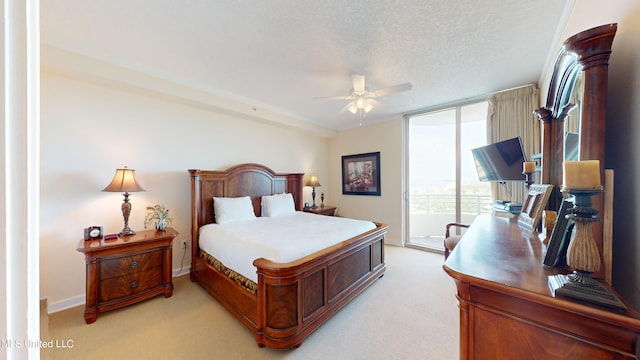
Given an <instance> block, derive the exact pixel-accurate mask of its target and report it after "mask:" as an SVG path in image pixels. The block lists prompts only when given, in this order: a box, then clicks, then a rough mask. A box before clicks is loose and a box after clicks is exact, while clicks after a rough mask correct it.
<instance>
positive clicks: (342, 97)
mask: <svg viewBox="0 0 640 360" xmlns="http://www.w3.org/2000/svg"><path fill="white" fill-rule="evenodd" d="M353 99H355V98H354V97H353V96H351V95H343V96H319V97H314V98H313V100H353Z"/></svg>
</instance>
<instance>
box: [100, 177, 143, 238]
mask: <svg viewBox="0 0 640 360" xmlns="http://www.w3.org/2000/svg"><path fill="white" fill-rule="evenodd" d="M102 191H107V192H124V194H123V195H124V202H123V203H122V216H123V217H124V228H123V229H122V231H121V232H120V233H119V234H118V235H120V236H127V235H134V234H135V233H136V232H135V231H133V230H131V228H130V227H129V214H131V203H130V202H129V192H138V191H145V190H144V189H143V188H142V186H140V184H138V181H137V180H136V171H135V170H133V169H127V167H126V166H125V167H124V169H116V174H115V175H114V176H113V180H111V183H110V184H109V185H107V187H106V188H104V189H103V190H102Z"/></svg>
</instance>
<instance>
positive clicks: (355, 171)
mask: <svg viewBox="0 0 640 360" xmlns="http://www.w3.org/2000/svg"><path fill="white" fill-rule="evenodd" d="M342 193H343V194H345V195H376V196H380V152H372V153H367V154H357V155H345V156H343V157H342Z"/></svg>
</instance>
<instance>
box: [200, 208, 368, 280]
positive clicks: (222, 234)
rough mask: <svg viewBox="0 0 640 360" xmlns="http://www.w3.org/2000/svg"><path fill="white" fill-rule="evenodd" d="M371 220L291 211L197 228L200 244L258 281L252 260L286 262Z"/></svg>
mask: <svg viewBox="0 0 640 360" xmlns="http://www.w3.org/2000/svg"><path fill="white" fill-rule="evenodd" d="M375 227H376V226H375V224H374V223H372V222H371V221H365V220H355V219H349V218H342V217H334V216H323V215H315V214H310V213H305V212H300V211H298V212H295V213H294V214H290V215H283V216H278V217H258V218H255V219H251V220H246V221H238V222H232V223H227V224H207V225H204V226H202V227H201V228H200V239H199V245H200V248H201V249H202V250H204V251H206V252H207V253H209V254H211V255H213V256H214V257H215V258H216V259H218V260H219V261H220V262H222V264H224V265H225V266H226V267H228V268H230V269H233V270H234V271H236V272H237V273H239V274H241V275H243V276H244V277H246V278H248V279H251V280H252V281H254V282H258V275H257V274H256V268H255V266H253V261H254V260H255V259H258V258H265V259H268V260H271V261H274V262H280V263H285V262H290V261H294V260H297V259H299V258H301V257H304V256H306V255H309V254H312V253H314V252H316V251H318V250H322V249H324V248H327V247H329V246H331V245H334V244H337V243H339V242H341V241H344V240H346V239H349V238H351V237H354V236H356V235H359V234H362V233H364V232H366V231H369V230H372V229H375Z"/></svg>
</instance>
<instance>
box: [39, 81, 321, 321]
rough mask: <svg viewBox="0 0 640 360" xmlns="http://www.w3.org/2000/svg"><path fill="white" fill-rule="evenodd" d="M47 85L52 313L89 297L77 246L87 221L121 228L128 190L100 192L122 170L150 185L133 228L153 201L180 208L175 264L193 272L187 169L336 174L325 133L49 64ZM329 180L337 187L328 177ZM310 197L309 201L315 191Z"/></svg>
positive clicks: (46, 215)
mask: <svg viewBox="0 0 640 360" xmlns="http://www.w3.org/2000/svg"><path fill="white" fill-rule="evenodd" d="M41 86H42V101H41V156H42V159H41V192H40V209H41V213H40V221H41V224H40V293H41V296H42V297H47V298H48V301H49V310H50V311H56V310H60V309H62V308H65V307H68V306H74V305H79V304H82V303H83V301H84V294H85V265H84V258H83V255H82V254H81V253H79V252H77V251H76V248H77V246H78V243H79V241H81V238H82V231H83V229H84V228H85V227H87V226H89V225H102V226H104V228H105V232H106V233H115V232H118V231H120V230H121V229H122V227H123V218H122V213H121V211H120V205H121V203H122V199H123V197H122V194H119V193H105V192H102V191H101V190H102V189H103V188H104V187H105V186H106V185H107V184H108V183H109V182H110V181H111V179H112V177H113V174H114V172H115V169H116V168H119V167H122V166H125V165H127V166H128V167H129V168H132V169H135V170H136V175H137V178H138V181H139V182H140V184H141V185H142V186H143V187H144V188H145V189H146V192H140V193H133V194H132V195H131V197H130V199H131V202H132V204H133V210H132V214H131V217H130V220H129V223H130V225H131V227H132V228H133V229H134V230H142V229H143V221H144V216H145V214H146V212H145V207H146V206H147V205H153V204H164V205H165V206H167V207H168V208H169V209H170V210H171V211H172V212H173V214H174V222H173V224H172V226H173V227H174V228H175V229H176V230H177V231H178V232H179V233H180V235H179V236H178V237H177V241H175V242H174V252H173V269H174V271H178V270H179V269H180V268H181V267H184V268H185V270H184V271H188V267H189V264H190V261H191V260H190V256H189V253H187V254H186V256H185V257H184V261H182V259H183V250H182V249H181V247H180V244H181V242H182V240H183V239H186V240H189V246H190V240H191V239H190V190H189V176H188V173H187V169H190V168H201V169H225V168H227V167H229V166H232V165H236V164H239V163H244V162H255V163H261V164H264V165H266V166H268V167H270V168H271V169H272V170H274V171H276V172H304V173H306V174H309V173H312V172H314V173H316V174H317V175H318V176H319V177H320V179H327V178H328V177H329V169H328V161H327V158H328V155H327V154H328V148H329V140H328V139H327V138H326V137H319V136H314V135H313V134H309V133H308V132H304V131H297V130H292V129H286V128H284V127H280V126H272V125H268V124H264V123H259V122H256V121H251V120H245V119H242V118H238V117H232V116H229V115H222V114H219V113H215V112H212V111H209V110H207V109H206V107H194V106H188V105H185V104H184V103H183V102H178V101H175V102H172V101H168V100H167V98H166V97H154V96H152V95H150V94H149V93H147V92H136V91H129V90H127V89H123V88H118V87H112V86H105V85H103V84H98V83H93V82H89V81H84V80H78V79H76V78H74V77H73V76H67V75H60V74H57V73H52V72H43V74H42V84H41ZM322 185H323V187H322V189H323V191H325V192H329V191H330V190H331V183H330V182H329V181H324V182H323V183H322ZM304 198H305V201H311V189H307V188H305V196H304ZM331 200H332V199H331V197H330V196H329V197H328V199H327V201H331ZM184 271H183V273H184Z"/></svg>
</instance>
